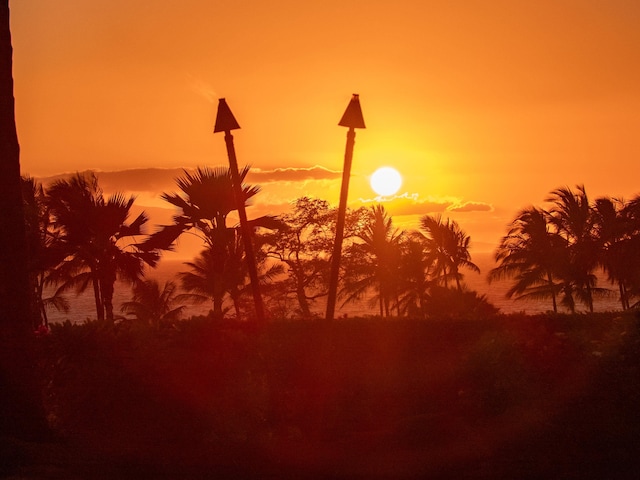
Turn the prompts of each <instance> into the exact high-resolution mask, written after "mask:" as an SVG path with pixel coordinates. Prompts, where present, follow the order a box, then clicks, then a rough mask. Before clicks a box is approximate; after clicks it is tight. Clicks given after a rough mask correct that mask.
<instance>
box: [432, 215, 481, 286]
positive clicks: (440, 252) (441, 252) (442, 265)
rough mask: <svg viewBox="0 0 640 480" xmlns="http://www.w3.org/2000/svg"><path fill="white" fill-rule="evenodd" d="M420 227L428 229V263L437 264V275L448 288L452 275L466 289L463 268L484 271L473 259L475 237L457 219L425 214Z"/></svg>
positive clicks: (435, 269)
mask: <svg viewBox="0 0 640 480" xmlns="http://www.w3.org/2000/svg"><path fill="white" fill-rule="evenodd" d="M420 226H421V229H422V230H423V231H424V239H425V248H426V251H427V252H428V263H430V264H433V266H434V270H433V272H432V273H433V275H434V276H435V277H436V278H438V279H441V280H442V283H443V285H444V287H445V288H448V283H449V279H450V278H452V279H453V280H455V282H456V287H457V289H458V291H462V285H461V283H460V280H461V278H462V274H461V273H460V268H461V267H464V268H468V269H469V270H471V271H473V272H476V273H480V269H479V268H478V266H477V265H476V264H475V263H473V262H472V261H471V254H470V253H469V246H470V244H471V237H470V236H469V235H467V234H466V233H464V231H462V229H461V228H460V227H459V226H458V223H457V222H456V221H455V220H451V219H447V220H443V219H442V216H441V215H437V216H435V217H434V216H430V215H425V216H424V217H422V218H421V219H420Z"/></svg>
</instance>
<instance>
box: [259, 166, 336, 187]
mask: <svg viewBox="0 0 640 480" xmlns="http://www.w3.org/2000/svg"><path fill="white" fill-rule="evenodd" d="M341 177H342V172H339V171H334V170H329V169H328V168H325V167H321V166H320V165H314V166H313V167H288V168H274V169H273V170H262V169H260V168H252V169H251V170H250V171H249V175H248V178H247V179H248V180H249V181H250V182H254V183H258V184H261V183H273V182H306V181H309V180H335V179H337V178H341Z"/></svg>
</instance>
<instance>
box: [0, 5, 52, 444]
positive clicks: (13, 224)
mask: <svg viewBox="0 0 640 480" xmlns="http://www.w3.org/2000/svg"><path fill="white" fill-rule="evenodd" d="M9 20H10V19H9V1H8V0H3V1H1V2H0V212H2V214H1V215H0V231H2V234H1V235H0V392H2V393H1V394H0V411H2V415H0V436H2V435H6V434H9V435H15V436H18V437H19V438H23V439H24V438H29V437H31V438H33V437H38V436H40V435H41V434H42V433H44V432H45V431H46V422H45V420H44V418H45V417H44V414H43V409H42V404H41V401H40V397H39V394H40V392H39V385H38V380H37V378H38V377H37V371H36V369H35V365H36V361H35V359H34V358H33V357H32V355H31V353H32V351H31V348H30V347H31V339H32V335H31V311H30V302H29V299H30V295H29V278H28V274H27V264H28V262H27V260H28V258H27V255H28V254H27V247H26V245H27V243H26V235H25V221H24V212H23V205H22V191H21V181H20V146H19V144H18V135H17V132H16V122H15V101H14V97H13V47H12V45H11V29H10V21H9Z"/></svg>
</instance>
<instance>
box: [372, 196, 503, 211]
mask: <svg viewBox="0 0 640 480" xmlns="http://www.w3.org/2000/svg"><path fill="white" fill-rule="evenodd" d="M360 201H361V202H362V203H364V204H369V203H382V204H384V206H385V208H386V209H387V210H388V211H389V213H391V214H392V215H398V216H399V215H430V214H434V213H444V212H491V211H493V207H492V206H491V205H490V204H487V203H484V202H462V201H461V200H460V199H457V198H432V197H429V198H427V199H420V197H419V195H418V194H417V193H414V194H409V193H404V194H402V195H397V196H393V197H376V198H373V199H364V198H361V199H360Z"/></svg>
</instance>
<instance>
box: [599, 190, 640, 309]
mask: <svg viewBox="0 0 640 480" xmlns="http://www.w3.org/2000/svg"><path fill="white" fill-rule="evenodd" d="M626 212H627V210H625V202H624V201H623V200H615V199H611V198H609V197H602V198H597V199H596V200H595V202H594V205H593V216H594V227H595V237H596V239H597V241H598V246H599V247H600V249H601V251H600V253H599V263H600V266H601V267H602V268H603V270H604V271H605V272H606V273H607V276H608V278H609V281H610V282H611V283H612V284H617V285H618V291H619V293H620V304H621V306H622V309H623V310H628V309H629V307H630V300H629V291H628V290H629V287H630V284H631V282H632V278H633V275H634V273H635V267H637V264H635V265H634V262H633V252H632V251H631V250H630V249H629V248H628V247H629V246H630V245H631V244H632V243H633V241H632V232H631V228H632V222H631V221H630V218H629V216H628V215H626Z"/></svg>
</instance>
